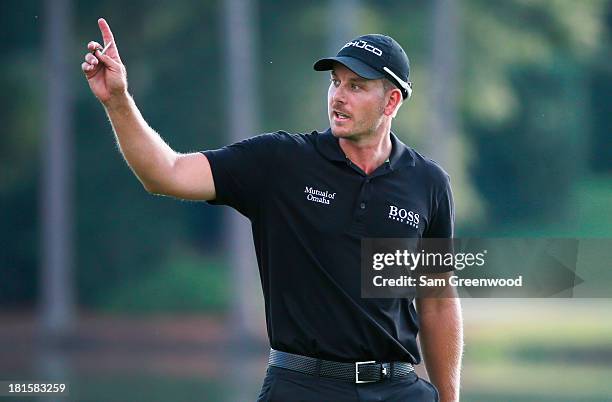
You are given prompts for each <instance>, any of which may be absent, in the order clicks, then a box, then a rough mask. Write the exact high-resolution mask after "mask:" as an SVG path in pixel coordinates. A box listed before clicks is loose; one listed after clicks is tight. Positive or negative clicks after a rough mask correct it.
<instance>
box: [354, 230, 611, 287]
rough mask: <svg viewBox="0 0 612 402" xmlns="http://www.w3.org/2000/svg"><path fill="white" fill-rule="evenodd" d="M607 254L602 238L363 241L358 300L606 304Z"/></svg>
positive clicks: (608, 246) (608, 242)
mask: <svg viewBox="0 0 612 402" xmlns="http://www.w3.org/2000/svg"><path fill="white" fill-rule="evenodd" d="M610 250H612V240H610V239H545V238H536V239H526V238H496V239H482V238H480V239H380V238H377V239H364V240H362V255H361V296H362V297H365V298H396V297H415V296H418V295H429V296H432V297H513V298H515V297H537V298H541V297H606V298H607V297H612V266H611V262H612V252H611V251H610ZM432 290H435V291H432ZM419 291H420V292H423V293H420V294H419Z"/></svg>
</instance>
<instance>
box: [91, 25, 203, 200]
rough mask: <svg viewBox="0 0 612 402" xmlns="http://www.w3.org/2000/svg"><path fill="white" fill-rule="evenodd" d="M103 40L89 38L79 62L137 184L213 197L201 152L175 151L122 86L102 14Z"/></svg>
mask: <svg viewBox="0 0 612 402" xmlns="http://www.w3.org/2000/svg"><path fill="white" fill-rule="evenodd" d="M98 25H99V26H100V31H101V32H102V37H103V38H104V43H105V45H106V44H108V43H110V42H113V43H112V44H111V45H110V47H109V48H108V51H107V52H106V53H105V54H102V53H101V52H100V50H98V49H100V48H101V46H100V44H98V43H96V42H90V43H89V44H88V49H89V51H90V52H93V53H87V54H86V55H85V61H84V62H83V64H82V66H81V68H82V70H83V72H84V73H85V76H86V78H87V81H88V83H89V86H90V88H91V90H92V92H93V93H94V95H95V96H96V97H97V98H98V99H99V100H100V102H102V104H103V105H104V108H105V110H106V113H107V115H108V117H109V119H110V121H111V124H112V126H113V131H114V133H115V137H116V140H117V144H118V145H119V149H120V150H121V153H122V155H123V157H124V158H125V160H126V162H127V163H128V165H129V166H130V168H131V169H132V171H133V172H134V174H135V175H136V176H137V177H138V179H139V180H140V182H141V183H142V184H143V186H144V187H145V189H146V190H147V191H148V192H150V193H154V194H162V195H169V196H172V197H176V198H183V199H191V200H213V199H215V185H214V181H213V176H212V172H211V168H210V164H209V162H208V159H207V158H206V156H205V155H203V154H202V153H191V154H179V153H177V152H175V151H174V150H173V149H172V148H170V146H169V145H168V144H166V143H165V142H164V140H163V139H162V138H161V137H160V136H159V134H157V133H156V132H155V130H153V129H152V128H151V127H150V126H149V125H148V124H147V122H146V121H145V120H144V118H143V117H142V114H141V113H140V111H139V110H138V107H137V106H136V104H135V103H134V100H133V99H132V97H131V96H130V95H129V94H128V92H127V74H126V70H125V66H124V65H123V63H122V62H121V58H120V57H119V52H118V50H117V46H116V43H115V42H114V38H113V34H112V32H111V30H110V27H109V26H108V24H107V23H106V21H105V20H103V19H100V20H98Z"/></svg>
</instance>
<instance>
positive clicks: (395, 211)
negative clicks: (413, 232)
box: [389, 205, 421, 229]
mask: <svg viewBox="0 0 612 402" xmlns="http://www.w3.org/2000/svg"><path fill="white" fill-rule="evenodd" d="M389 219H393V220H394V221H397V222H400V223H404V224H406V225H410V226H412V227H413V228H415V229H418V228H419V221H420V219H421V217H420V216H419V214H418V213H416V212H414V211H409V210H407V209H404V208H398V207H396V206H395V205H390V206H389Z"/></svg>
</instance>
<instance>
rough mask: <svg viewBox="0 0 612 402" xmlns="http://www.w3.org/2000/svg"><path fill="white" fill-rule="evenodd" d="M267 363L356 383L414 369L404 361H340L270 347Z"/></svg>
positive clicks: (396, 375) (389, 376)
mask: <svg viewBox="0 0 612 402" xmlns="http://www.w3.org/2000/svg"><path fill="white" fill-rule="evenodd" d="M268 365H270V366H274V367H280V368H284V369H287V370H293V371H298V372H300V373H304V374H310V375H314V376H321V377H331V378H337V379H340V380H346V381H351V382H354V383H356V384H361V383H365V382H376V381H380V380H382V379H384V378H399V377H405V376H407V375H409V374H410V373H412V372H413V371H414V367H413V366H412V364H410V363H406V362H391V363H378V362H375V361H365V362H355V363H342V362H334V361H330V360H322V359H317V358H314V357H308V356H302V355H295V354H293V353H287V352H281V351H279V350H274V349H270V358H269V359H268Z"/></svg>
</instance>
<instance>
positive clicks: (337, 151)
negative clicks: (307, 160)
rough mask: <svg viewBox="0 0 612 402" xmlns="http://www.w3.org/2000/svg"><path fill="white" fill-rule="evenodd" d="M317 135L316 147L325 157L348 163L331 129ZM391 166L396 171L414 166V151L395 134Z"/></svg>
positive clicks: (390, 160) (392, 135) (390, 157)
mask: <svg viewBox="0 0 612 402" xmlns="http://www.w3.org/2000/svg"><path fill="white" fill-rule="evenodd" d="M317 134H318V136H317V140H316V146H317V149H318V150H319V152H320V153H321V154H322V155H323V156H324V157H326V158H327V159H329V160H331V161H337V162H345V161H346V156H345V155H344V152H342V148H340V144H339V143H338V139H337V138H336V137H334V135H333V134H332V133H331V128H328V129H327V130H325V131H324V132H322V133H317ZM389 164H390V166H391V169H394V170H395V169H400V168H402V167H408V166H414V153H413V151H412V149H410V147H408V146H407V145H406V144H404V143H403V142H402V141H400V139H399V138H397V136H396V135H395V134H393V132H391V155H390V156H389Z"/></svg>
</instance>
